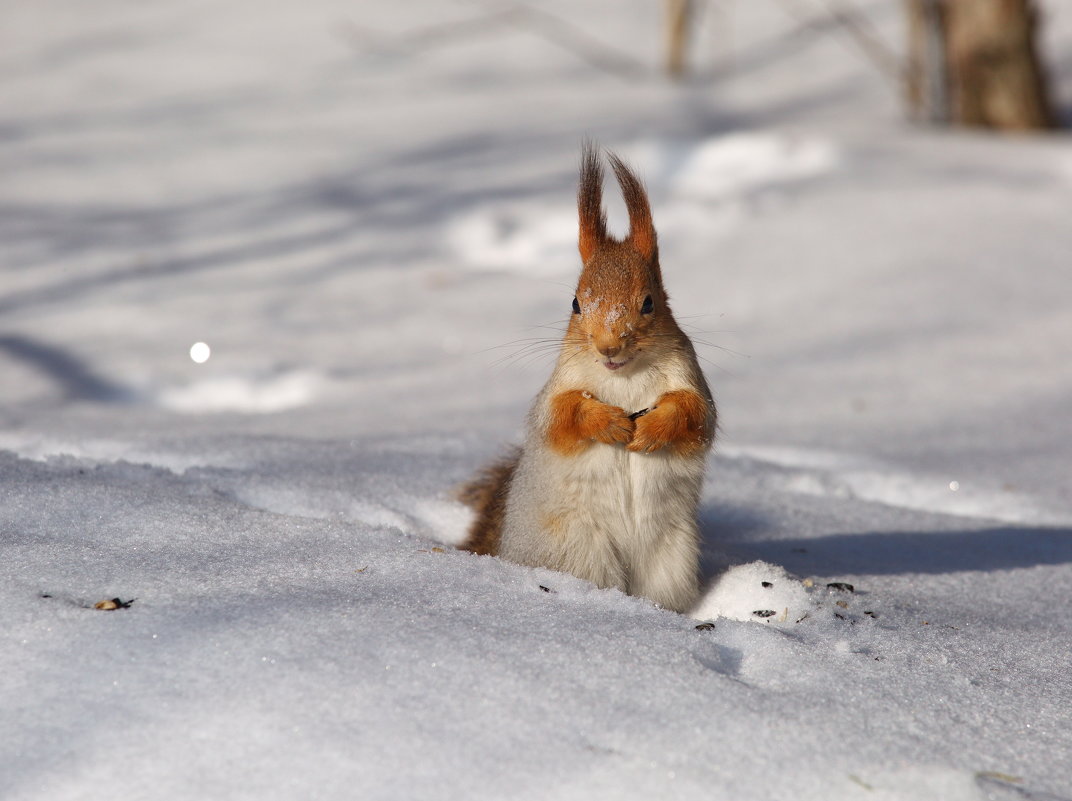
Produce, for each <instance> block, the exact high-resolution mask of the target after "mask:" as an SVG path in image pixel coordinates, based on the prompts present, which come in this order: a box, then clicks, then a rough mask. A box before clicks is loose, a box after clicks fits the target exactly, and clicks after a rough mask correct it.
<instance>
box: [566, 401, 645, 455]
mask: <svg viewBox="0 0 1072 801" xmlns="http://www.w3.org/2000/svg"><path fill="white" fill-rule="evenodd" d="M550 412H551V419H550V421H549V424H548V427H547V440H548V442H549V444H550V445H551V447H552V448H554V449H555V450H556V451H558V452H559V453H562V454H565V455H571V454H575V453H578V452H580V451H582V450H584V449H585V448H587V447H588V446H590V445H591V444H592V443H593V442H605V443H608V444H614V443H616V442H620V443H622V444H623V445H624V444H626V443H628V442H629V441H630V440H632V438H633V429H634V428H635V424H634V423H633V421H632V420H630V419H629V415H628V414H626V413H625V410H624V409H619V408H618V407H617V406H611V405H610V404H607V403H603V402H602V401H600V400H598V399H597V398H595V397H594V396H593V395H592V393H590V392H587V391H585V390H581V389H576V390H570V391H568V392H562V393H560V394H558V395H556V396H555V397H554V398H552V399H551V408H550Z"/></svg>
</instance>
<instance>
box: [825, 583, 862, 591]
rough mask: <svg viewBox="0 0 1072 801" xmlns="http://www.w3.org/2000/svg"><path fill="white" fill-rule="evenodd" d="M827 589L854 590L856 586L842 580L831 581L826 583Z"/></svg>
mask: <svg viewBox="0 0 1072 801" xmlns="http://www.w3.org/2000/svg"><path fill="white" fill-rule="evenodd" d="M826 588H827V589H828V590H837V591H838V592H856V588H855V587H854V586H852V585H851V584H848V583H846V582H844V581H831V582H830V583H829V584H827V585H826Z"/></svg>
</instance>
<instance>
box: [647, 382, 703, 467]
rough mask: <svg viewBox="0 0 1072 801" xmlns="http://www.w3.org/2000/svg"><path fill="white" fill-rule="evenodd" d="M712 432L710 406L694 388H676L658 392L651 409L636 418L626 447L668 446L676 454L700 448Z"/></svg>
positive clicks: (701, 448) (650, 449)
mask: <svg viewBox="0 0 1072 801" xmlns="http://www.w3.org/2000/svg"><path fill="white" fill-rule="evenodd" d="M713 433H714V420H713V419H712V409H711V406H710V404H709V402H708V401H707V399H706V398H704V397H703V396H702V395H700V394H699V393H698V392H695V391H694V390H691V389H678V390H674V391H673V392H667V393H665V394H664V395H661V396H660V397H659V399H658V400H657V401H656V402H655V405H654V406H653V407H652V409H651V411H650V412H648V413H647V414H645V415H644V416H643V417H639V418H637V421H636V433H635V434H634V435H633V439H632V441H631V442H630V443H629V450H631V451H641V452H651V451H655V450H658V449H660V448H664V447H670V448H672V449H673V450H674V451H675V452H677V453H680V454H692V453H696V452H697V451H702V450H704V449H705V448H706V447H707V445H708V443H709V442H710V441H711V436H712V434H713Z"/></svg>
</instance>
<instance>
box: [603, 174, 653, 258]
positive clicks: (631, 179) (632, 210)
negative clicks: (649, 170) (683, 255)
mask: <svg viewBox="0 0 1072 801" xmlns="http://www.w3.org/2000/svg"><path fill="white" fill-rule="evenodd" d="M608 158H609V159H610V166H611V167H613V168H614V175H615V177H616V178H617V179H618V185H619V186H621V188H622V197H623V198H624V199H625V208H626V211H628V212H629V236H628V237H627V238H626V240H625V241H626V242H627V243H628V244H630V245H632V246H633V248H634V249H635V250H636V251H637V253H639V254H640V255H641V256H643V257H644V258H645V259H648V260H651V259H654V258H655V252H656V250H657V240H656V237H655V223H653V222H652V219H651V205H650V204H649V203H648V193H647V192H646V191H644V184H642V183H640V179H639V178H637V177H636V175H634V174H633V173H632V171H630V169H629V168H628V167H626V166H625V162H623V161H622V160H621V159H620V158H618V157H617V156H616V155H614V154H613V153H610V154H608Z"/></svg>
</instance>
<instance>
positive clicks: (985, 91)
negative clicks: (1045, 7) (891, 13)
mask: <svg viewBox="0 0 1072 801" xmlns="http://www.w3.org/2000/svg"><path fill="white" fill-rule="evenodd" d="M907 10H908V22H909V26H908V27H909V37H910V39H909V72H908V92H909V104H910V107H911V108H912V109H913V111H914V112H915V116H916V117H917V118H920V119H925V120H928V121H931V122H945V121H950V122H952V123H954V124H957V125H969V126H977V127H985V128H997V129H1001V130H1031V129H1041V128H1051V127H1053V126H1054V124H1055V120H1056V117H1055V114H1054V112H1053V107H1052V105H1051V103H1050V99H1049V95H1048V92H1047V87H1046V78H1045V73H1044V71H1043V68H1042V63H1041V59H1040V58H1039V51H1038V45H1037V32H1038V12H1037V9H1036V7H1035V4H1034V2H1032V0H907Z"/></svg>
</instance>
